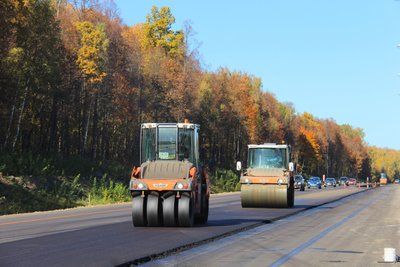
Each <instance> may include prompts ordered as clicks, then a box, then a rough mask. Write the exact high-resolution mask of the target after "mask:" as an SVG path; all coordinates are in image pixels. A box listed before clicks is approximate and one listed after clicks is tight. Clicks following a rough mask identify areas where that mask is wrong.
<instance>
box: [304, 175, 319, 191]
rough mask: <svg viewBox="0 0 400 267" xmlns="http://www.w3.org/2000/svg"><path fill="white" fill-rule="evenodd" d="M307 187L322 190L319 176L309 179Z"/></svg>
mask: <svg viewBox="0 0 400 267" xmlns="http://www.w3.org/2000/svg"><path fill="white" fill-rule="evenodd" d="M307 187H308V188H311V187H313V188H318V189H321V188H322V182H321V178H319V177H317V176H312V177H310V179H308V181H307Z"/></svg>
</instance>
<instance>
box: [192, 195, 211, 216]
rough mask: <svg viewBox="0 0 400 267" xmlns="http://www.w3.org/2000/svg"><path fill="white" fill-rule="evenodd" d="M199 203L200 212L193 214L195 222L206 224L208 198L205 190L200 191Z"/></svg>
mask: <svg viewBox="0 0 400 267" xmlns="http://www.w3.org/2000/svg"><path fill="white" fill-rule="evenodd" d="M200 205H201V207H200V214H198V215H197V216H195V223H200V224H206V223H207V221H208V211H209V199H208V197H207V196H206V193H205V192H202V195H201V204H200Z"/></svg>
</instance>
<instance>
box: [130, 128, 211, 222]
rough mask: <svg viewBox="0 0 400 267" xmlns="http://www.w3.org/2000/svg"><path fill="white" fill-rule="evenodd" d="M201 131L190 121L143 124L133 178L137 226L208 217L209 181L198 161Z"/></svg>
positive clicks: (197, 220) (189, 220)
mask: <svg viewBox="0 0 400 267" xmlns="http://www.w3.org/2000/svg"><path fill="white" fill-rule="evenodd" d="M199 131H200V126H199V125H198V124H193V123H189V122H187V121H186V122H185V123H144V124H142V125H141V132H140V143H141V148H140V161H141V165H140V166H139V167H134V168H133V170H132V174H131V180H130V184H129V190H130V192H131V195H132V222H133V225H134V226H183V227H190V226H192V225H193V224H194V223H195V222H196V223H203V224H204V223H207V220H208V210H209V197H210V182H209V178H208V173H207V170H206V169H205V168H203V167H202V165H201V163H200V162H199Z"/></svg>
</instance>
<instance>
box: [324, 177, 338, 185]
mask: <svg viewBox="0 0 400 267" xmlns="http://www.w3.org/2000/svg"><path fill="white" fill-rule="evenodd" d="M327 186H333V187H336V179H335V178H326V180H325V187H327Z"/></svg>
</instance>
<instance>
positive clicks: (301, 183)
mask: <svg viewBox="0 0 400 267" xmlns="http://www.w3.org/2000/svg"><path fill="white" fill-rule="evenodd" d="M294 189H300V191H304V190H305V189H306V181H305V179H304V177H303V176H302V175H300V174H298V175H295V176H294Z"/></svg>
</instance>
